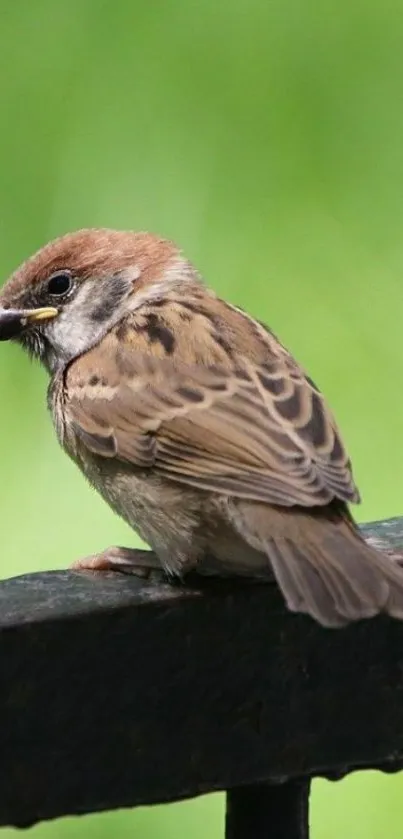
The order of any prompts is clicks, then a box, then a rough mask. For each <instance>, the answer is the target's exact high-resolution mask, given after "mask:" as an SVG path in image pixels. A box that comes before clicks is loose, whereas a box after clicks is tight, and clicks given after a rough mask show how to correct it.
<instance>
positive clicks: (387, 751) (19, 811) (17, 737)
mask: <svg viewBox="0 0 403 839" xmlns="http://www.w3.org/2000/svg"><path fill="white" fill-rule="evenodd" d="M365 530H366V533H367V535H368V534H369V535H372V536H375V537H376V538H379V537H381V538H383V539H384V540H386V542H387V544H388V545H389V546H391V547H393V548H394V549H396V550H397V549H399V548H401V549H403V519H394V520H390V521H389V522H382V523H378V524H375V525H371V526H370V527H367V528H366V529H365ZM0 661H1V667H0V777H1V787H0V824H1V825H19V826H24V825H29V824H31V823H34V822H36V821H39V820H42V819H49V818H53V817H57V816H61V815H67V814H74V813H86V812H94V811H99V810H105V809H108V810H110V809H114V808H117V807H128V806H136V805H138V804H152V803H156V802H159V803H161V802H166V801H172V800H174V799H181V798H185V797H189V796H195V795H198V794H200V793H204V792H208V791H213V790H232V789H234V788H236V787H240V786H244V785H256V786H255V791H253V790H251V791H249V793H247V792H242V794H241V795H238V796H237V795H236V794H235V792H234V793H233V794H231V793H230V794H229V801H228V804H229V806H228V814H227V836H228V837H231V839H240V837H241V836H243V835H244V834H243V833H241V832H240V829H238V827H239V825H240V824H241V822H240V818H241V815H242V812H243V813H244V814H245V812H246V811H245V801H248V800H249V801H252V799H253V800H254V801H255V803H256V810H255V812H256V814H257V815H256V818H258V813H259V800H260V803H261V805H262V807H263V811H264V808H265V806H266V805H265V804H264V801H266V799H265V798H264V796H263V798H262V796H261V795H260V793H259V789H261V787H259V784H261V783H263V782H270V783H277V782H284V781H286V780H287V779H299V778H301V777H306V778H308V777H311V776H317V775H327V776H330V777H333V778H337V777H340V776H341V775H343V774H344V773H346V772H348V771H351V770H352V769H354V768H359V767H378V766H379V767H382V769H384V770H385V771H395V770H397V769H398V768H401V767H403V623H400V622H397V621H394V620H391V619H388V618H386V617H380V618H376V619H373V620H370V621H363V622H361V623H360V624H358V625H355V626H352V627H349V628H348V629H345V630H324V629H322V628H320V627H319V626H317V625H316V624H315V623H314V622H313V621H312V620H310V619H309V618H306V617H303V616H297V615H291V614H289V613H287V611H286V609H285V608H284V606H283V603H282V599H281V596H280V595H279V593H278V591H277V589H276V587H275V586H274V585H273V586H270V585H253V584H250V585H245V583H243V584H235V583H223V584H220V583H213V582H211V581H209V582H208V583H203V585H202V584H201V583H200V582H198V583H195V584H193V585H192V586H189V587H186V588H185V587H181V586H175V587H170V586H168V585H160V586H155V585H154V586H152V585H148V586H147V585H145V584H144V583H142V582H139V581H137V580H135V579H133V578H128V577H125V576H123V575H122V576H120V575H113V574H112V575H98V576H95V575H91V574H83V573H81V574H79V573H73V572H67V571H66V572H51V573H45V574H30V575H27V576H23V577H17V578H14V579H10V580H5V581H4V582H2V583H0ZM291 787H292V785H291V784H290V785H289V787H288V788H289V789H291ZM295 789H296V790H297V793H296V797H295V796H294V799H295V801H297V799H298V800H300V799H299V798H298V796H299V795H300V789H301V788H300V787H298V784H297V787H295ZM248 795H249V799H248ZM259 795H260V799H259ZM282 795H283V798H284V800H286V799H287V795H288V792H287V790H286V789H285V790H283V793H282ZM245 796H246V798H245ZM250 796H252V798H251V797H250ZM253 796H254V797H253ZM263 799H264V801H263ZM279 800H280V799H279ZM301 800H302V799H301ZM279 806H280V805H279ZM298 806H300V805H298ZM286 809H289V808H286ZM263 811H262V812H263ZM235 812H237V813H238V814H239V818H237V819H236V820H235V821H234V813H235ZM262 818H263V816H262ZM290 818H292V814H291V815H290ZM301 818H302V821H301V825H302V822H304V819H305V815H304V814H302V816H301ZM252 824H253V821H252ZM237 825H238V827H237ZM301 830H302V828H301ZM255 835H256V837H258V839H259V837H260V835H261V836H263V835H264V834H263V832H262V833H261V834H259V833H256V834H255ZM273 835H275V836H277V835H278V836H282V835H283V834H282V833H280V832H278V834H277V833H274V834H273ZM284 835H286V834H284ZM290 835H292V834H291V833H290ZM295 835H296V836H297V835H298V836H301V837H302V836H303V835H305V834H304V833H303V832H301V833H298V834H297V833H295Z"/></svg>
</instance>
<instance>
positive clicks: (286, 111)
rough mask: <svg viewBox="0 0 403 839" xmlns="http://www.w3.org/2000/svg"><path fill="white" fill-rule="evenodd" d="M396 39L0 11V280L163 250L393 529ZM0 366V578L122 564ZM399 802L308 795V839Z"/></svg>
mask: <svg viewBox="0 0 403 839" xmlns="http://www.w3.org/2000/svg"><path fill="white" fill-rule="evenodd" d="M402 39H403V6H402V3H400V2H396V0H393V2H392V0H365V2H364V0H333V2H328V0H304V1H303V0H299V1H298V0H294V2H293V0H222V2H221V3H217V0H202V2H195V1H194V0H147V2H139V0H131V2H130V0H126V2H122V1H121V0H64V2H60V0H59V1H58V0H35V2H32V0H15V2H14V3H11V2H10V0H1V2H0V68H1V69H0V92H1V111H0V115H1V116H0V119H1V132H0V154H1V167H0V270H1V275H2V276H3V277H4V278H5V277H6V276H7V274H8V273H9V272H10V271H11V270H12V269H13V268H14V267H15V266H16V265H17V264H18V263H19V262H20V261H21V260H22V259H24V258H25V257H26V256H27V255H28V254H29V253H30V252H31V251H32V250H34V249H36V248H37V247H39V246H40V245H42V244H43V243H45V242H46V240H48V239H49V238H51V237H53V236H55V235H58V234H60V233H63V232H66V231H67V230H69V229H74V228H78V227H81V226H92V225H102V226H104V225H109V226H116V227H124V228H137V229H145V228H148V229H151V230H154V231H156V232H158V233H160V234H163V235H166V236H169V237H172V238H174V239H176V240H177V241H178V242H179V243H180V244H181V246H182V247H183V248H184V250H185V251H186V253H187V255H188V256H189V257H190V258H191V259H193V261H194V262H196V263H197V265H198V267H199V268H200V269H201V270H202V272H203V273H204V275H205V276H206V278H207V279H208V281H209V282H210V283H211V284H212V285H213V286H214V287H215V288H216V289H217V290H218V291H219V292H221V293H222V294H224V295H227V296H228V297H229V298H230V299H231V300H233V301H236V302H238V303H240V304H241V305H242V306H246V307H247V308H249V309H250V310H251V311H252V312H254V313H255V314H257V315H258V316H259V317H260V318H264V319H266V320H267V321H268V322H269V323H270V324H271V325H272V327H273V328H274V329H275V331H276V332H278V333H279V334H280V336H281V337H282V339H283V340H284V342H285V343H287V344H288V345H289V346H290V348H292V350H293V351H294V352H295V353H296V355H297V357H298V358H299V360H300V361H301V362H302V363H304V364H305V365H306V367H308V368H309V371H310V372H311V374H312V376H313V377H314V378H315V379H316V380H317V381H318V383H319V384H320V385H321V386H322V388H323V390H324V391H325V393H326V394H327V396H328V398H329V399H330V401H331V403H332V406H333V408H334V410H335V412H336V414H337V417H338V420H339V423H340V425H341V427H342V429H343V431H344V435H345V438H346V441H347V443H348V446H349V448H350V451H351V454H352V456H353V460H354V463H355V469H356V475H357V478H358V482H359V485H360V488H361V490H362V494H363V498H364V502H363V505H362V507H361V508H360V509H359V511H358V516H359V518H360V520H371V519H376V518H382V517H386V516H391V515H395V514H399V513H403V500H402V499H401V498H400V490H401V483H402V481H401V476H402V473H403V446H402V445H401V430H402V426H403V396H402V393H401V382H402V380H403V346H402V344H403V339H402V334H401V322H402V317H403V299H402V288H403V286H402V272H403V243H402V230H403V105H402V103H403V98H402V94H403V51H402V42H403V41H402ZM0 349H1V352H0V393H1V405H0V432H1V433H0V462H1V464H2V472H3V480H2V482H1V487H0V505H1V506H0V510H1V534H2V552H1V568H0V573H1V574H2V575H3V576H9V575H12V574H19V573H22V572H25V571H30V570H34V569H46V568H55V567H65V566H66V565H67V564H68V563H69V562H70V561H71V560H72V559H74V558H75V557H77V556H80V555H84V554H86V553H92V552H94V551H95V550H96V549H101V548H103V547H106V546H107V545H109V544H113V543H125V542H126V543H127V544H130V543H133V542H134V541H135V540H134V539H133V538H132V535H131V534H130V532H129V530H128V529H127V528H126V527H125V525H124V524H122V523H121V522H120V521H118V520H117V519H116V518H115V517H114V516H113V515H112V513H111V512H110V511H109V510H108V509H107V508H106V506H105V505H104V504H103V502H102V501H101V500H100V499H99V498H97V497H96V495H95V494H94V493H93V492H92V491H91V490H90V489H89V488H88V486H87V485H86V483H85V481H84V480H83V479H82V478H81V476H80V475H79V474H78V473H77V472H76V470H75V468H74V466H73V465H72V464H71V463H70V462H69V461H68V459H67V458H66V457H65V456H64V455H63V454H62V453H61V452H60V451H59V450H58V447H57V445H56V442H55V439H54V435H53V432H52V428H51V425H50V422H49V419H48V417H47V415H46V409H45V376H44V374H43V373H42V372H41V371H40V370H39V369H37V368H36V367H33V366H30V363H29V361H28V360H27V358H25V357H23V355H22V353H21V352H20V351H19V350H18V348H15V347H12V346H6V345H5V346H2V347H1V348H0ZM140 678H141V676H140ZM330 724H331V722H330ZM167 773H169V764H168V765H167ZM402 785H403V780H402V779H401V778H400V777H387V776H385V777H384V776H381V775H378V774H376V773H366V774H362V773H361V774H356V775H354V776H353V777H351V778H349V779H348V780H345V781H343V782H340V783H337V784H328V783H326V782H317V783H315V785H314V794H313V806H312V822H313V837H314V839H336V837H337V839H338V837H340V836H343V837H344V838H345V839H364V837H365V839H381V837H382V839H383V837H384V836H387V837H388V839H398V837H399V839H400V837H401V835H402V829H403V828H402V825H403V812H402V807H401V804H400V800H401V796H402V791H403V786H402ZM222 818H223V797H222V796H214V797H207V798H203V799H199V800H197V801H192V802H187V803H184V804H178V805H171V806H169V807H161V808H155V809H152V810H139V811H133V812H119V813H112V814H104V815H100V816H93V817H84V818H82V819H64V820H60V821H58V822H54V823H51V824H48V825H43V826H42V825H41V826H39V827H36V828H34V829H33V830H32V831H31V834H32V837H33V839H54V837H59V836H60V837H75V839H76V837H80V836H83V837H84V836H85V837H86V836H90V837H91V839H97V837H104V836H105V837H107V836H110V835H119V836H121V837H125V836H129V835H130V836H131V837H136V836H138V837H146V839H185V837H186V839H187V837H191V839H205V837H206V836H207V835H208V836H210V837H211V839H219V837H222V830H223V829H222ZM2 834H3V836H4V839H6V837H11V836H13V837H14V831H12V830H7V829H6V830H3V831H2Z"/></svg>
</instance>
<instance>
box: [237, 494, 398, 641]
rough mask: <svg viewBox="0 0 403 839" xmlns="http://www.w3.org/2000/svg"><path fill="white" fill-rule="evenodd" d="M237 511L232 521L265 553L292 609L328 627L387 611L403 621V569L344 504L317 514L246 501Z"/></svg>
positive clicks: (248, 539) (252, 544)
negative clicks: (373, 541) (375, 543)
mask: <svg viewBox="0 0 403 839" xmlns="http://www.w3.org/2000/svg"><path fill="white" fill-rule="evenodd" d="M238 513H239V515H238V517H234V518H233V519H232V522H233V524H235V526H236V529H237V530H238V532H240V533H241V534H242V536H243V538H244V539H245V541H246V542H248V544H249V545H251V546H253V547H254V548H255V549H256V548H258V549H260V550H261V551H262V552H264V553H265V554H266V557H267V559H268V560H269V563H270V567H271V569H272V573H274V576H275V578H276V580H277V583H278V584H279V586H280V589H281V591H282V593H283V595H284V598H285V600H286V603H287V605H288V607H289V609H290V610H291V611H293V612H304V613H307V614H309V615H311V616H312V617H313V618H315V620H317V621H319V623H321V624H323V625H324V626H329V627H336V626H343V625H344V624H347V623H349V622H351V621H356V620H360V619H362V618H369V617H373V616H374V615H377V614H379V613H382V612H383V613H386V614H389V615H391V616H393V617H396V618H399V619H400V620H403V568H402V567H400V566H399V565H398V564H397V563H396V562H395V561H394V560H393V559H391V557H390V556H388V555H386V554H383V553H381V552H380V551H378V550H376V549H375V548H373V547H372V546H370V545H368V544H367V543H366V542H365V541H364V539H363V538H362V537H361V534H360V533H359V531H358V528H357V527H356V526H355V524H354V522H353V521H352V519H351V518H350V517H349V514H348V512H347V510H346V509H345V508H344V509H343V508H342V509H341V510H340V509H339V510H337V509H336V511H335V510H334V509H330V510H328V511H326V510H323V508H322V510H321V511H320V512H319V513H317V514H316V515H315V513H312V512H309V513H308V512H307V511H306V510H305V511H298V510H294V511H291V510H289V511H286V512H285V511H279V510H272V509H268V508H267V507H266V509H265V510H262V509H260V511H257V509H256V505H246V504H245V503H244V504H242V509H238ZM266 561H267V560H266Z"/></svg>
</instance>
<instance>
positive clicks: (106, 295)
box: [91, 274, 130, 323]
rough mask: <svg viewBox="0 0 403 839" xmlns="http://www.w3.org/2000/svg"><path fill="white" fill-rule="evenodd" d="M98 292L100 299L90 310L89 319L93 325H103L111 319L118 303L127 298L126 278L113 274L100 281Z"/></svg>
mask: <svg viewBox="0 0 403 839" xmlns="http://www.w3.org/2000/svg"><path fill="white" fill-rule="evenodd" d="M100 291H101V293H102V297H101V299H100V301H99V303H97V304H96V305H95V306H94V308H93V309H92V310H91V318H92V320H93V321H94V322H95V323H103V322H104V321H108V320H110V318H111V315H112V314H113V312H114V310H115V309H116V307H117V306H118V305H119V303H120V302H121V301H122V300H124V298H125V297H127V295H128V292H129V291H130V285H129V283H128V280H127V277H120V276H119V275H118V274H115V275H114V276H113V277H108V278H107V279H106V280H100Z"/></svg>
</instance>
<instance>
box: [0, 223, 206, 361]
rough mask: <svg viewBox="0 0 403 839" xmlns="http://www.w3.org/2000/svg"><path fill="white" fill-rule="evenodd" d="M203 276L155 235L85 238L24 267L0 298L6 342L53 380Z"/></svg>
mask: <svg viewBox="0 0 403 839" xmlns="http://www.w3.org/2000/svg"><path fill="white" fill-rule="evenodd" d="M191 280H193V281H195V280H196V273H195V272H194V270H193V269H192V267H191V266H190V264H189V263H188V262H187V261H186V260H185V259H184V258H183V257H182V256H181V254H180V253H179V251H178V249H177V248H176V246H175V245H174V244H173V243H172V242H169V241H167V240H164V239H160V238H158V237H157V236H153V235H152V234H150V233H131V232H122V231H117V230H106V229H105V230H91V229H90V230H79V231H77V232H75V233H69V234H67V235H66V236H63V237H61V238H59V239H56V240H55V241H53V242H50V243H49V244H47V245H46V246H45V247H43V248H42V249H41V250H39V251H38V252H37V253H35V254H34V255H33V256H32V257H31V258H30V259H28V260H27V261H26V262H24V263H23V264H22V265H21V266H20V267H19V268H18V269H17V270H16V271H15V272H14V273H13V274H12V276H11V277H10V278H9V280H8V281H7V282H6V283H5V285H4V286H3V288H2V289H1V291H0V340H9V339H12V340H17V341H19V342H20V343H21V344H22V345H23V346H24V347H25V348H26V349H27V350H28V351H29V352H30V354H31V355H33V356H35V357H37V358H39V359H40V360H41V361H42V362H43V363H44V364H45V366H46V367H47V368H48V370H49V371H50V372H55V370H57V369H58V368H59V367H60V366H63V365H64V364H66V363H67V362H68V361H70V360H71V359H73V358H75V357H76V356H78V355H81V354H82V353H84V352H86V351H87V350H89V349H90V348H91V347H93V346H94V345H95V344H97V343H98V342H99V341H100V340H101V339H102V338H103V337H104V335H106V333H107V332H108V331H109V330H110V329H111V328H112V327H113V326H114V325H116V324H117V323H119V322H120V321H121V320H122V319H124V318H125V317H126V316H127V315H129V314H130V312H131V311H133V310H135V309H137V308H139V307H140V306H141V305H144V303H145V302H148V301H149V300H152V299H154V300H155V299H158V298H160V299H163V298H164V296H166V294H167V293H169V291H170V290H172V289H175V288H177V287H178V286H181V285H183V283H186V282H187V281H191Z"/></svg>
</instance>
